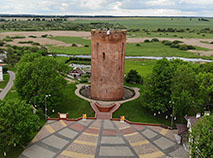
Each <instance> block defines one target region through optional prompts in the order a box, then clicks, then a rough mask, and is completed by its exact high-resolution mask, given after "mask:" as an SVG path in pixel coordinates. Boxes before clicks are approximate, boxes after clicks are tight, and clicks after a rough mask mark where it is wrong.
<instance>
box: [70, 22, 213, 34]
mask: <svg viewBox="0 0 213 158" xmlns="http://www.w3.org/2000/svg"><path fill="white" fill-rule="evenodd" d="M172 19H173V20H172ZM172 19H171V18H115V19H114V20H111V19H110V20H105V19H103V20H75V21H73V22H74V23H98V22H99V23H100V22H103V23H104V22H108V23H112V24H116V23H119V24H121V25H124V26H125V27H126V28H127V29H129V30H130V29H140V31H137V32H129V33H128V35H129V36H130V37H171V38H177V37H179V38H180V37H183V38H213V33H205V32H203V31H202V32H200V30H201V29H205V28H212V27H213V19H208V20H209V22H206V21H198V18H192V19H191V20H190V18H172ZM158 28H161V29H163V28H176V29H187V28H189V30H187V31H185V32H166V33H163V32H156V30H157V29H158ZM143 29H145V30H146V31H144V30H143ZM147 31H148V32H147ZM149 33H151V34H149ZM197 33H199V34H197ZM203 34H204V35H205V36H203Z"/></svg>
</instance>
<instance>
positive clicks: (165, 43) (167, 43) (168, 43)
mask: <svg viewBox="0 0 213 158" xmlns="http://www.w3.org/2000/svg"><path fill="white" fill-rule="evenodd" d="M162 43H163V44H164V45H167V46H170V45H171V44H172V42H171V41H168V40H165V41H163V42H162Z"/></svg>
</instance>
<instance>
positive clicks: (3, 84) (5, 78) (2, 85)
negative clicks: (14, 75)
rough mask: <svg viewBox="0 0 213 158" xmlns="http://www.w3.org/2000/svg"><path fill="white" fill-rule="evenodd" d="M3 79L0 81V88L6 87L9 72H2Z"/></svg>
mask: <svg viewBox="0 0 213 158" xmlns="http://www.w3.org/2000/svg"><path fill="white" fill-rule="evenodd" d="M3 79H4V81H2V82H0V88H2V89H4V88H5V87H6V85H7V82H8V81H9V79H10V76H9V74H8V73H6V74H3Z"/></svg>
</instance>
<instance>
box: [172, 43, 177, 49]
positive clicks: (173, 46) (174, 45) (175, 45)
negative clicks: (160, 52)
mask: <svg viewBox="0 0 213 158" xmlns="http://www.w3.org/2000/svg"><path fill="white" fill-rule="evenodd" d="M170 47H171V48H179V45H178V44H174V43H172V44H171V45H170Z"/></svg>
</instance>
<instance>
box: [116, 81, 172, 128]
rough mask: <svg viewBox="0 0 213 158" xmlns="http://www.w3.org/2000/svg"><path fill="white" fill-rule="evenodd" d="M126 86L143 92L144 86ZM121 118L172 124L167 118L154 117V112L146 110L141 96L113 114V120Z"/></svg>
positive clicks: (123, 105)
mask: <svg viewBox="0 0 213 158" xmlns="http://www.w3.org/2000/svg"><path fill="white" fill-rule="evenodd" d="M126 85H127V86H130V87H138V88H140V92H143V86H142V85H131V84H126ZM120 116H125V118H126V119H128V120H129V121H132V122H143V123H156V124H164V125H169V123H170V122H169V121H168V120H166V119H165V118H161V117H159V116H154V115H153V113H152V112H150V111H148V110H147V109H146V108H144V107H143V102H142V97H141V95H140V97H139V98H138V99H136V100H133V101H130V102H127V103H124V104H122V105H121V107H120V108H119V109H118V111H116V112H115V113H114V114H113V118H120Z"/></svg>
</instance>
